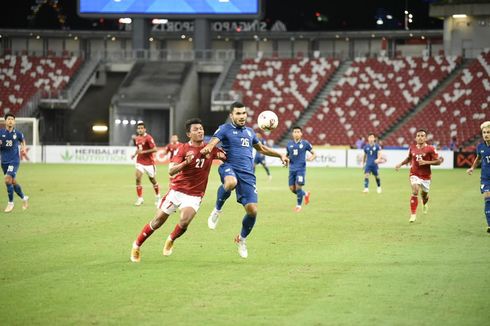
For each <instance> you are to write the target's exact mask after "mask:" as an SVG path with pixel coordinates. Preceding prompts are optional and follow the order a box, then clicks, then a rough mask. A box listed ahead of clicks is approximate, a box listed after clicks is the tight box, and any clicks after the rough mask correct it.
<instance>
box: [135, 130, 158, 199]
mask: <svg viewBox="0 0 490 326" xmlns="http://www.w3.org/2000/svg"><path fill="white" fill-rule="evenodd" d="M136 133H137V136H136V137H135V138H134V144H135V146H136V152H135V153H134V154H133V155H131V159H134V158H135V157H136V194H137V195H138V199H137V200H136V203H134V204H135V205H136V206H140V205H141V204H143V202H144V200H143V186H142V185H141V177H142V176H143V173H146V174H147V175H148V178H149V179H150V181H151V183H152V184H153V189H154V190H155V196H156V202H157V203H158V201H159V200H160V187H159V185H158V182H157V179H156V178H155V176H156V174H157V169H156V167H155V158H154V153H155V152H156V151H157V147H156V145H155V141H154V140H153V137H152V136H151V135H150V134H149V133H147V132H146V128H145V124H144V123H143V121H139V122H138V124H137V125H136Z"/></svg>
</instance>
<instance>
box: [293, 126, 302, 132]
mask: <svg viewBox="0 0 490 326" xmlns="http://www.w3.org/2000/svg"><path fill="white" fill-rule="evenodd" d="M294 129H299V130H301V132H303V128H301V127H300V126H294V127H293V131H294Z"/></svg>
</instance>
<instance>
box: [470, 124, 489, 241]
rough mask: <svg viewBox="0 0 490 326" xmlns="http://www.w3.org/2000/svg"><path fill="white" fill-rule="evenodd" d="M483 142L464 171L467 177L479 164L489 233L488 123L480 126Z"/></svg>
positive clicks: (481, 189)
mask: <svg viewBox="0 0 490 326" xmlns="http://www.w3.org/2000/svg"><path fill="white" fill-rule="evenodd" d="M481 132H482V136H483V142H482V143H480V144H478V146H477V147H476V158H475V160H474V161H473V164H472V165H471V167H470V168H469V169H468V170H467V171H466V172H467V173H468V174H469V175H472V174H473V171H474V170H475V168H476V167H477V166H478V164H479V163H480V162H481V177H480V191H481V193H482V194H483V200H484V201H485V217H486V218H487V233H490V121H485V122H484V123H482V124H481Z"/></svg>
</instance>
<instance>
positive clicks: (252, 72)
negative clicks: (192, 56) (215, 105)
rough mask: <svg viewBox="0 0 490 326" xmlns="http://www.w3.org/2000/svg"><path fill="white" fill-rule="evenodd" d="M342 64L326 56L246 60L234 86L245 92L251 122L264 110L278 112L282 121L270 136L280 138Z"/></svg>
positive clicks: (245, 102) (235, 88)
mask: <svg viewBox="0 0 490 326" xmlns="http://www.w3.org/2000/svg"><path fill="white" fill-rule="evenodd" d="M338 66H339V61H338V60H334V59H325V58H314V59H310V58H288V59H279V58H256V59H245V60H243V61H242V65H241V67H240V70H239V72H238V74H237V76H236V80H235V82H234V84H233V87H232V89H233V90H234V91H236V92H241V93H242V101H243V103H244V104H245V105H247V106H248V107H250V111H249V117H248V123H249V124H253V123H252V122H254V121H256V118H257V116H258V114H259V113H260V112H261V111H263V110H272V111H274V112H275V113H276V114H277V116H278V118H279V121H281V123H280V124H279V127H278V128H277V129H275V130H274V131H272V133H271V134H270V135H269V136H268V139H271V140H273V141H277V140H278V139H279V138H280V137H281V136H282V135H283V134H284V132H286V131H287V130H288V129H289V128H290V127H291V126H293V125H294V124H295V122H296V121H297V120H298V118H299V117H300V116H301V114H302V113H303V111H304V109H305V108H306V107H307V106H308V104H309V103H310V102H311V101H312V100H313V99H314V98H315V96H316V95H317V94H318V92H319V91H320V90H321V89H322V88H323V87H324V86H325V84H326V83H327V81H328V80H329V79H330V77H331V76H332V74H333V73H334V72H335V70H336V69H337V67H338ZM254 128H257V125H256V124H254Z"/></svg>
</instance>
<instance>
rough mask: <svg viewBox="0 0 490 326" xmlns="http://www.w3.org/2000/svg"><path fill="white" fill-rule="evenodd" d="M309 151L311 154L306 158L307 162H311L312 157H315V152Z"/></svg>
mask: <svg viewBox="0 0 490 326" xmlns="http://www.w3.org/2000/svg"><path fill="white" fill-rule="evenodd" d="M309 152H310V154H311V155H310V156H309V157H308V158H307V159H306V160H307V161H309V162H311V161H313V160H314V159H316V153H315V151H314V150H310V151H309Z"/></svg>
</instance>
